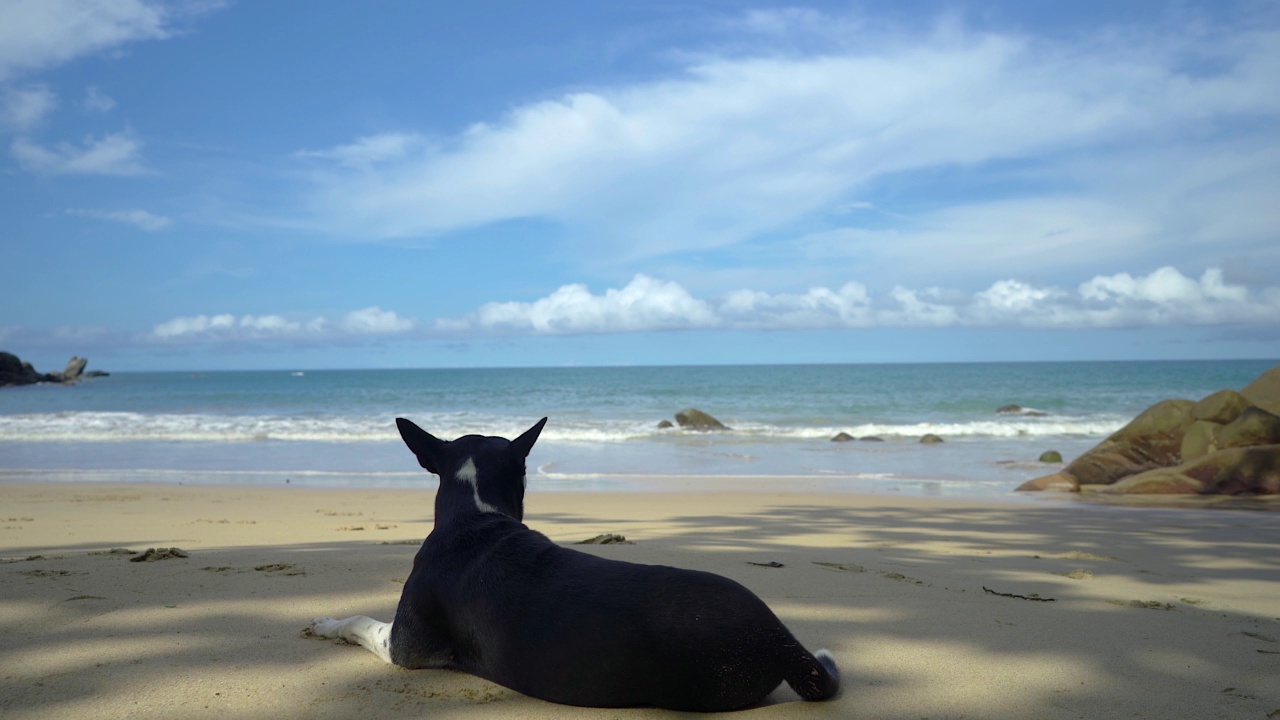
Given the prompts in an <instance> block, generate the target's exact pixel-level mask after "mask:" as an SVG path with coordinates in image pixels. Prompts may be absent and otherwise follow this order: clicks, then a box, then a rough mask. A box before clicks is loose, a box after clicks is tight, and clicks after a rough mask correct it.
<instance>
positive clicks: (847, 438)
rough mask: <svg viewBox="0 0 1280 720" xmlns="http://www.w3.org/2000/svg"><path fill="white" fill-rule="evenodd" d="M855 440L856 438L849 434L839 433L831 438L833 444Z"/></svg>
mask: <svg viewBox="0 0 1280 720" xmlns="http://www.w3.org/2000/svg"><path fill="white" fill-rule="evenodd" d="M853 439H854V437H853V436H852V435H850V434H849V433H847V432H838V433H836V434H835V437H833V438H831V442H849V441H851V440H853Z"/></svg>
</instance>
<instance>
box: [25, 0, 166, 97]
mask: <svg viewBox="0 0 1280 720" xmlns="http://www.w3.org/2000/svg"><path fill="white" fill-rule="evenodd" d="M170 15H171V12H170V10H168V9H166V7H165V5H164V4H163V3H160V2H156V1H154V0H7V1H6V2H3V3H0V81H3V80H5V79H6V78H8V77H11V76H13V75H16V74H17V73H19V72H22V71H31V70H40V69H44V68H48V67H53V66H56V65H60V64H62V63H65V62H67V61H69V60H73V59H75V58H77V57H80V56H82V55H87V54H90V53H94V52H100V51H103V50H109V49H112V48H117V47H120V46H122V45H124V44H126V43H129V42H134V41H139V40H159V39H163V38H166V37H169V35H170V33H171V30H170V29H169V28H168V27H167V22H168V19H169V16H170Z"/></svg>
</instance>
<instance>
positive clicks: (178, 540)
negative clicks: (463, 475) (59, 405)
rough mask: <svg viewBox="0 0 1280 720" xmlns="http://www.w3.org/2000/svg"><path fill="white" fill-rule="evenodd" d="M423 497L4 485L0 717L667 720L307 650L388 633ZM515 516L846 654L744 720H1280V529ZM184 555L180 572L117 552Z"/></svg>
mask: <svg viewBox="0 0 1280 720" xmlns="http://www.w3.org/2000/svg"><path fill="white" fill-rule="evenodd" d="M433 493H434V485H433V484H428V485H426V486H424V489H422V490H356V489H302V488H261V487H256V488H243V487H240V488H234V487H209V486H173V485H99V484H47V483H13V484H4V485H0V558H3V561H4V562H3V564H0V628H2V630H3V638H4V639H3V642H0V717H3V718H6V719H7V720H24V719H27V718H33V719H34V718H52V717H58V718H128V717H146V718H204V717H214V716H218V717H237V718H280V719H291V718H297V719H299V720H301V719H304V718H306V719H311V718H349V717H369V718H382V717H402V718H412V717H432V718H503V717H511V718H557V719H562V718H643V717H658V716H663V717H665V716H672V715H674V714H673V713H669V712H666V711H659V710H654V709H644V708H640V709H622V710H600V709H590V708H572V707H564V706H558V705H552V704H550V703H545V702H542V701H539V700H534V699H531V698H528V697H524V696H521V695H519V694H517V693H514V692H512V691H510V690H506V689H504V688H502V687H499V686H496V685H493V684H491V683H489V682H486V681H484V680H481V679H479V678H475V677H472V676H468V675H464V674H460V673H455V672H448V671H407V670H402V669H399V668H396V667H392V666H389V665H385V664H382V663H380V662H379V661H378V660H377V659H376V658H375V657H374V656H373V655H372V654H371V653H368V652H366V651H365V650H363V649H360V648H358V647H355V646H349V645H343V644H341V643H338V642H336V641H329V640H317V639H312V638H307V637H304V636H303V634H302V632H301V631H302V629H303V627H304V626H306V624H307V623H308V621H309V620H310V619H311V618H312V617H315V616H325V615H330V616H334V617H343V616H347V615H353V614H367V615H370V616H372V617H375V618H377V619H381V620H390V619H391V618H392V616H393V614H394V610H395V606H396V602H397V600H398V598H399V594H400V587H401V583H402V582H403V581H404V578H405V577H406V575H407V574H408V572H409V569H410V565H411V563H412V559H413V555H414V553H415V551H416V549H417V545H418V543H419V542H420V541H421V539H422V538H423V537H424V536H425V535H426V534H427V533H428V532H429V531H430V528H431V507H432V497H433ZM1259 504H1260V505H1262V506H1264V507H1268V508H1272V509H1275V508H1276V507H1277V505H1276V503H1274V502H1270V501H1268V500H1261V501H1260V503H1259ZM527 513H528V514H527V517H526V521H527V522H528V524H529V525H530V526H531V527H533V528H535V529H537V530H540V531H542V532H544V533H546V534H547V535H549V536H550V537H551V538H552V539H553V540H556V541H558V542H562V543H571V542H574V541H578V540H582V539H586V538H589V537H592V536H595V535H598V534H601V533H619V534H622V535H625V536H627V538H628V539H630V540H633V541H634V542H635V544H634V545H602V546H583V549H584V550H585V551H586V552H591V553H597V554H600V555H604V556H608V557H613V558H620V559H626V560H632V561H638V562H648V563H661V564H668V565H677V566H681V567H689V568H696V569H701V570H708V571H712V572H717V573H721V574H723V575H727V576H729V577H732V578H734V579H736V580H738V581H740V582H742V583H743V584H745V585H746V586H747V587H749V588H751V589H752V590H754V591H755V592H756V593H757V594H758V595H760V596H761V597H762V598H764V599H765V600H766V601H767V602H768V603H769V605H770V606H771V607H772V608H773V609H774V611H775V612H776V613H777V614H778V615H779V616H780V617H781V618H782V619H783V620H784V621H785V622H786V623H787V624H788V625H789V626H790V627H791V629H792V631H793V632H794V633H795V634H796V635H797V637H799V638H800V639H801V641H802V642H804V643H805V644H806V645H807V646H809V647H810V648H818V647H827V648H830V649H831V650H832V651H833V653H834V655H835V657H836V659H837V661H838V662H839V664H840V667H841V670H842V672H843V680H844V682H843V690H842V694H841V695H840V696H839V697H838V698H837V699H836V700H834V701H832V702H828V703H816V704H815V703H803V702H800V701H799V700H798V699H797V698H796V696H795V695H794V694H792V693H791V692H790V690H789V689H787V688H785V687H783V688H781V689H779V690H778V691H776V692H775V693H774V694H773V695H771V696H770V698H769V700H768V703H767V704H766V705H764V706H762V707H758V708H753V709H750V710H747V711H745V712H743V713H742V717H758V718H775V717H777V718H801V717H803V718H818V717H839V718H860V717H865V718H935V719H936V718H1122V717H1123V718H1132V717H1141V718H1260V719H1261V718H1275V717H1280V552H1277V548H1280V513H1275V512H1247V511H1240V510H1204V509H1190V508H1131V507H1109V506H1099V505H1091V504H1087V503H1081V502H1066V501H1041V502H1026V501H1022V502H1008V503H1006V502H1002V501H999V500H950V499H929V498H913V497H886V496H864V495H853V494H839V495H822V494H808V495H806V494H779V493H769V492H750V493H707V494H700V493H698V492H682V493H679V494H665V493H658V492H651V493H635V494H625V493H598V494H572V493H554V494H538V493H536V492H535V493H531V495H530V496H529V497H528V498H527ZM169 547H177V548H181V550H182V551H184V552H185V554H186V555H187V557H168V558H165V559H160V560H156V561H153V562H131V558H132V557H137V556H136V555H128V554H123V553H111V552H110V551H111V550H112V549H113V548H125V549H128V550H133V551H139V552H141V551H145V550H147V549H148V548H169ZM753 563H758V564H753ZM770 563H780V564H781V567H771V566H769V564H770Z"/></svg>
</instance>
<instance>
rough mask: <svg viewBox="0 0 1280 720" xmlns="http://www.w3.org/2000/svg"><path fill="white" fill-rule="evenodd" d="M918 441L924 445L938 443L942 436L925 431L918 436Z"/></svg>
mask: <svg viewBox="0 0 1280 720" xmlns="http://www.w3.org/2000/svg"><path fill="white" fill-rule="evenodd" d="M920 442H921V443H922V444H924V445H937V444H938V443H940V442H942V438H940V437H938V436H937V435H934V434H933V433H925V434H924V435H923V436H922V437H921V438H920Z"/></svg>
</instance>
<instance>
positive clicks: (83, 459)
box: [0, 360, 1276, 496]
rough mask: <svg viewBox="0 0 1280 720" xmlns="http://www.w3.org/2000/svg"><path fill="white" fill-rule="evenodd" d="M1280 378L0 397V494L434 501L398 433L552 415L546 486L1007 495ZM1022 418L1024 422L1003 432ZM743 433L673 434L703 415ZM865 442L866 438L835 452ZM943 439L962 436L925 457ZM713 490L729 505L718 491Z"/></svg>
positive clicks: (812, 375)
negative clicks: (304, 493)
mask: <svg viewBox="0 0 1280 720" xmlns="http://www.w3.org/2000/svg"><path fill="white" fill-rule="evenodd" d="M1275 364H1276V362H1275V361H1269V360H1231V361H1169V362H1063V363H1056V362H1046V363H963V364H895V365H770V366H697V367H616V368H537V369H424V370H344V371H336V370H334V371H329V370H326V371H310V370H307V371H296V372H283V371H270V372H267V371H260V372H147V373H141V372H139V373H127V372H121V373H114V374H112V375H111V376H110V377H104V378H93V379H89V380H86V381H84V382H82V383H80V384H79V385H75V386H70V387H63V386H58V385H35V386H27V387H18V388H5V389H3V390H0V482H5V481H10V482H12V481H16V480H31V479H36V480H48V481H84V482H91V481H102V482H106V481H111V482H122V481H123V482H149V483H215V484H233V485H234V484H253V485H278V484H286V483H288V484H298V485H305V486H329V487H434V478H432V477H430V476H428V475H427V474H426V473H425V472H424V471H422V470H421V469H419V468H418V466H417V464H416V462H415V460H414V458H413V456H412V455H411V454H410V453H409V452H408V450H407V449H405V448H404V446H403V445H402V444H401V442H400V440H399V437H398V434H397V432H396V429H395V418H396V417H407V418H409V419H411V420H413V421H414V422H416V423H418V424H419V425H420V426H422V427H423V428H424V429H426V430H428V431H429V432H431V433H433V434H435V435H436V436H438V437H441V438H444V439H452V438H454V437H457V436H460V435H465V434H471V433H475V434H484V435H501V436H504V437H515V436H516V435H517V434H519V433H520V432H522V431H524V430H525V429H527V428H528V427H529V426H531V425H532V424H533V423H534V422H536V421H537V420H538V419H539V418H541V417H543V416H547V417H549V418H550V420H549V422H548V423H547V426H546V429H545V430H544V431H543V433H542V436H541V439H540V440H539V442H538V444H537V445H536V446H535V447H534V450H533V453H532V455H531V456H530V458H529V489H530V492H537V491H539V490H592V491H607V490H636V489H657V490H660V489H662V488H663V487H668V488H677V487H679V485H680V483H681V481H682V480H683V479H687V478H690V477H701V478H706V479H707V481H708V482H713V483H722V484H723V487H724V488H725V489H727V490H731V489H735V488H736V487H740V486H743V485H745V484H750V483H756V484H757V485H759V483H760V482H761V481H762V480H763V481H765V482H766V484H768V483H770V482H771V483H772V485H769V486H770V487H774V486H778V487H782V488H784V489H785V488H786V487H789V486H792V487H795V488H797V489H803V490H828V491H851V492H893V493H907V494H924V495H948V496H989V495H993V494H1007V493H1009V492H1010V491H1012V489H1013V488H1015V487H1017V485H1019V484H1020V483H1022V482H1024V481H1025V480H1028V479H1030V478H1033V477H1037V476H1039V475H1044V474H1047V473H1050V472H1054V471H1056V470H1057V469H1058V468H1059V466H1058V465H1053V464H1044V463H1040V462H1038V461H1037V458H1038V457H1039V456H1040V454H1041V453H1042V452H1043V451H1046V450H1057V451H1059V452H1060V453H1062V455H1063V457H1064V458H1065V459H1066V460H1067V461H1070V460H1071V459H1072V458H1073V457H1075V456H1077V455H1079V454H1080V453H1082V452H1084V451H1085V450H1087V449H1089V448H1090V447H1092V446H1093V445H1095V444H1096V443H1097V442H1098V441H1100V440H1101V439H1103V438H1104V437H1105V436H1107V435H1108V434H1110V433H1111V432H1113V431H1115V430H1117V429H1118V428H1120V427H1121V426H1122V425H1124V424H1125V423H1126V422H1128V421H1129V420H1130V419H1131V418H1132V417H1133V416H1134V415H1136V414H1137V413H1139V412H1141V411H1142V410H1143V409H1145V408H1146V407H1148V406H1150V405H1151V404H1153V403H1155V402H1157V401H1160V400H1163V399H1166V398H1171V397H1183V398H1190V399H1199V398H1201V397H1203V396H1205V395H1207V394H1209V393H1211V392H1215V391H1217V390H1221V389H1223V388H1235V389H1239V388H1241V387H1243V386H1244V385H1246V384H1248V383H1249V382H1251V381H1252V380H1253V379H1254V378H1256V377H1257V376H1258V375H1260V374H1261V373H1262V372H1263V371H1265V370H1267V369H1268V368H1270V367H1272V366H1273V365H1275ZM1008 404H1016V405H1019V406H1021V407H1022V408H1023V409H1024V412H1022V413H1012V414H1010V413H1003V414H1002V413H997V412H996V410H997V409H998V408H1000V407H1002V406H1005V405H1008ZM689 407H696V408H699V409H701V410H704V411H706V412H708V413H710V414H712V415H713V416H715V417H716V418H718V419H719V420H721V421H722V422H723V423H725V424H726V425H728V426H729V427H730V428H731V430H729V431H725V432H714V433H701V432H692V431H684V430H681V429H679V428H678V427H677V428H670V429H659V428H658V423H659V421H661V420H664V419H668V420H669V419H672V417H673V415H674V414H675V413H676V412H677V411H680V410H682V409H685V408H689ZM840 432H845V433H848V434H850V435H853V436H855V437H858V438H863V437H867V436H873V437H877V438H879V439H880V442H875V441H866V440H858V441H854V442H843V443H836V442H831V441H830V439H831V438H832V437H833V436H834V435H836V434H837V433H840ZM925 433H933V434H936V435H938V436H940V437H942V438H943V440H944V442H943V443H941V444H937V445H922V444H921V443H920V442H919V439H920V437H921V436H922V435H924V434H925ZM712 487H715V485H713V486H712Z"/></svg>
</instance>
